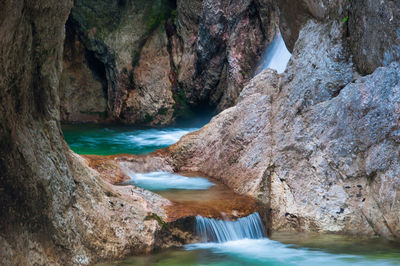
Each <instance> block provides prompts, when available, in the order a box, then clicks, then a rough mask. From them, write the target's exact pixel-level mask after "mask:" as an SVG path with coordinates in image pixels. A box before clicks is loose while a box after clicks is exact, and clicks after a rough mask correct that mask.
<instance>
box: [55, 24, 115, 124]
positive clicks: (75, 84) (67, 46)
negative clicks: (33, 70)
mask: <svg viewBox="0 0 400 266" xmlns="http://www.w3.org/2000/svg"><path fill="white" fill-rule="evenodd" d="M66 30H67V31H66V39H65V42H64V58H63V72H62V75H61V78H60V87H59V91H60V104H61V109H60V115H61V120H62V121H65V122H106V121H107V118H108V109H107V80H106V79H105V74H106V73H105V68H104V65H103V64H102V63H101V62H98V59H96V58H95V57H94V56H93V54H91V53H90V52H89V51H87V50H85V47H84V46H83V45H82V43H81V42H80V40H79V38H78V35H77V34H76V33H75V32H74V31H73V29H72V28H71V27H69V26H67V27H66ZM89 66H91V68H90V67H89Z"/></svg>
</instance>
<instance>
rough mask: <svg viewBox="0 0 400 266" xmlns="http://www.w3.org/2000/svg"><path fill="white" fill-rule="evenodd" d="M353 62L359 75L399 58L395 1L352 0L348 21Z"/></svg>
mask: <svg viewBox="0 0 400 266" xmlns="http://www.w3.org/2000/svg"><path fill="white" fill-rule="evenodd" d="M348 28H349V36H350V43H351V49H352V52H353V55H354V62H355V63H356V64H357V67H358V69H359V71H360V72H361V73H363V74H370V73H372V72H373V71H375V69H376V68H377V67H380V66H389V65H390V63H391V62H393V61H399V60H400V7H399V3H398V2H396V1H387V0H385V1H372V0H369V1H360V0H357V1H352V2H351V11H350V14H349V21H348Z"/></svg>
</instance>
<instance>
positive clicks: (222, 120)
mask: <svg viewBox="0 0 400 266" xmlns="http://www.w3.org/2000/svg"><path fill="white" fill-rule="evenodd" d="M341 25H342V24H340V22H339V21H337V20H336V19H333V20H328V21H318V20H315V19H311V20H308V21H307V22H305V24H304V25H303V26H302V29H301V31H300V33H299V38H298V40H297V42H296V45H295V47H294V49H293V56H292V59H291V61H290V62H289V65H288V69H287V70H286V72H285V73H284V74H283V75H282V76H279V75H277V74H276V72H274V71H271V70H265V71H263V72H262V73H260V74H259V75H257V76H256V77H255V78H254V79H253V80H252V81H251V82H250V83H249V84H248V85H247V86H246V87H245V89H244V90H243V91H242V93H241V96H240V98H239V102H238V104H237V105H236V106H234V107H232V108H229V109H227V110H225V111H223V112H222V113H220V114H219V115H218V116H216V117H214V118H213V119H212V120H211V122H210V123H209V124H207V125H206V126H204V127H203V128H202V129H200V130H199V131H197V132H194V133H191V134H188V135H187V136H185V137H183V138H182V139H181V141H180V142H178V143H177V144H175V145H173V146H171V147H170V148H169V149H167V150H166V151H165V153H166V154H168V153H169V154H170V155H169V160H170V164H171V165H173V166H174V167H175V169H176V170H187V171H200V172H203V173H204V174H207V175H209V176H212V177H216V178H220V179H221V180H222V181H223V183H225V184H227V185H228V186H230V187H231V188H233V189H234V190H235V191H237V192H239V193H246V194H249V195H252V196H253V197H256V198H258V199H260V200H261V201H263V202H264V203H265V204H266V205H267V206H268V208H270V210H271V211H270V219H271V228H272V229H273V230H278V231H288V230H289V231H290V230H296V231H318V232H340V233H352V234H365V235H374V234H376V235H380V236H384V237H387V238H390V239H396V240H399V239H400V235H399V233H398V232H399V230H400V224H399V221H398V219H397V213H398V212H399V210H400V204H399V202H400V201H399V196H398V194H399V193H398V191H399V189H400V182H399V178H398V176H399V172H400V168H399V165H400V162H399V149H398V137H397V133H396V132H398V131H399V129H398V127H399V125H398V123H397V121H398V120H399V118H400V114H399V112H398V106H397V105H398V104H397V103H398V102H399V100H400V99H399V97H400V91H399V88H400V86H399V85H400V66H399V64H398V63H392V64H391V65H390V66H387V67H381V68H378V69H376V70H375V71H374V73H373V74H371V75H368V76H365V77H359V78H356V76H357V75H354V72H353V66H352V64H351V59H350V58H351V56H350V55H351V53H350V49H348V48H347V47H348V46H347V41H346V39H345V38H344V35H345V31H344V28H343V27H341ZM353 75H354V76H355V77H353ZM357 186H361V188H362V190H361V188H360V187H357Z"/></svg>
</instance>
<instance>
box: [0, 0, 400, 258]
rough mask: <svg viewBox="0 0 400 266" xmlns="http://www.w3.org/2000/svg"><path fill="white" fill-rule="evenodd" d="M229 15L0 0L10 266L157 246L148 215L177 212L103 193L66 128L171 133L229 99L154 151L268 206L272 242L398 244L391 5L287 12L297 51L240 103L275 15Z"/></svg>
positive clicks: (124, 191) (394, 11)
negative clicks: (350, 239)
mask: <svg viewBox="0 0 400 266" xmlns="http://www.w3.org/2000/svg"><path fill="white" fill-rule="evenodd" d="M139 2H140V4H141V6H140V12H139V6H138V5H137V3H139ZM235 3H237V5H236V4H235V5H227V4H226V2H225V1H206V0H205V1H178V2H177V3H175V2H170V1H151V3H150V1H137V2H136V1H135V2H133V1H128V0H126V1H112V2H111V1H97V2H96V6H92V5H91V4H93V3H92V2H91V1H85V2H83V1H79V0H77V1H75V7H74V9H73V11H72V13H71V15H69V13H70V9H71V8H72V1H55V0H50V1H42V0H37V1H22V0H16V1H2V2H0V62H1V64H0V75H1V79H0V103H1V104H0V111H1V113H2V116H0V172H1V176H0V202H1V205H0V259H1V261H0V263H1V264H4V265H18V264H22V265H26V264H27V265H29V264H32V265H34V264H39V265H40V264H56V265H57V264H65V263H67V264H90V263H95V262H96V261H98V260H104V259H112V258H118V257H122V256H126V255H128V254H133V253H135V252H142V251H149V250H152V249H154V248H157V247H158V243H159V242H158V241H157V240H158V239H157V235H158V233H159V232H160V230H161V229H162V226H161V225H160V224H159V222H157V221H156V220H154V219H149V214H154V213H155V214H156V216H155V215H152V216H151V215H150V216H151V217H161V218H163V217H165V212H164V210H163V207H164V206H165V205H168V204H169V202H168V201H167V200H164V199H162V198H160V197H159V196H157V195H155V194H153V193H151V192H148V191H144V190H142V189H138V188H133V187H118V186H113V185H112V184H109V183H107V182H105V181H103V178H102V177H101V176H100V174H99V173H98V172H96V171H95V170H93V169H91V168H89V167H88V165H87V162H86V161H85V160H83V159H82V158H81V157H79V156H77V155H75V154H73V153H72V152H71V151H70V150H69V148H68V147H67V145H66V143H65V142H64V140H63V135H62V131H61V127H60V117H61V118H62V120H64V121H106V120H108V119H110V120H113V121H116V120H117V121H120V122H125V123H147V124H164V123H170V122H171V121H172V120H173V119H174V118H175V117H177V114H176V113H175V112H179V111H181V110H185V108H186V105H189V106H191V105H198V104H202V103H207V104H211V105H212V106H217V107H218V108H219V109H221V110H222V109H224V108H225V107H228V106H231V105H233V104H235V103H237V104H236V105H235V106H234V107H231V108H228V109H226V110H225V111H223V112H222V113H221V114H220V115H218V116H217V117H215V118H214V119H213V120H212V121H211V123H209V124H208V125H206V126H205V127H204V128H202V129H201V130H200V131H198V132H195V133H192V134H189V135H187V136H185V137H184V138H183V139H182V140H181V141H180V142H179V143H178V144H176V145H174V146H172V147H171V148H169V149H167V150H164V151H162V152H159V153H158V155H160V156H161V155H162V156H166V160H168V161H169V164H170V165H171V166H173V167H174V168H175V169H177V170H178V169H181V170H196V171H201V172H203V173H205V174H208V175H210V176H213V177H216V178H220V179H221V180H222V181H223V182H224V183H226V184H227V185H229V186H230V187H232V188H233V189H235V190H236V191H238V192H240V193H247V194H250V195H252V196H254V197H256V198H258V199H260V201H262V202H263V203H264V204H266V205H267V206H268V207H269V209H270V220H271V228H272V229H274V230H299V231H301V230H304V231H324V232H327V231H330V232H343V233H360V234H377V235H381V236H385V237H388V238H391V239H397V240H398V239H399V236H400V232H399V230H400V221H399V217H398V213H399V211H400V203H399V202H400V201H399V197H400V196H399V193H398V191H399V186H400V184H399V176H400V173H399V172H400V168H399V165H400V162H399V152H400V150H399V140H400V128H399V125H400V123H399V121H400V120H399V118H400V117H399V116H400V113H399V112H400V111H399V110H400V109H399V102H400V99H399V97H400V91H399V90H400V66H399V63H398V61H399V58H400V55H399V51H398V47H399V45H400V43H399V40H400V38H399V28H400V25H399V21H400V17H399V16H400V11H399V6H398V5H397V3H396V2H395V1H379V2H377V1H372V0H371V1H361V0H353V1H351V2H346V1H325V0H319V1H317V0H314V1H313V0H304V1H297V2H296V4H295V6H293V5H294V4H293V1H289V0H287V1H284V0H281V1H278V6H279V10H280V12H279V13H280V30H281V32H282V35H283V37H284V39H285V41H286V44H287V45H288V47H289V49H290V50H291V51H293V57H292V59H291V61H290V63H289V65H288V68H287V70H286V72H285V73H283V74H282V75H277V74H276V73H275V72H274V71H271V70H265V71H264V72H262V73H261V74H259V75H257V76H256V77H255V78H254V79H252V80H251V81H250V82H249V84H248V85H247V86H246V87H245V89H243V91H242V86H244V85H245V84H247V82H248V81H249V80H250V77H251V73H250V72H251V70H252V69H253V67H254V66H255V64H256V61H257V58H259V56H260V55H261V52H262V49H263V47H264V46H265V44H266V43H268V41H270V40H271V38H272V36H273V35H274V33H275V31H276V18H275V17H274V16H276V13H275V12H276V11H275V9H274V8H273V6H271V5H270V2H269V1H261V0H259V1H236V2H235ZM175 4H176V7H175ZM170 5H172V6H170ZM290 5H292V6H290ZM297 5H298V6H297ZM168 6H170V8H169V9H168V8H167V9H165V7H168ZM122 7H124V8H122ZM289 7H291V8H289ZM294 7H296V8H295V10H296V14H291V12H290V9H293V8H294ZM175 8H176V10H177V11H176V13H175V12H174V10H175ZM143 10H144V11H145V12H150V13H141V12H144V11H143ZM160 10H167V11H166V13H165V14H164V13H161V14H160V13H157V12H159V11H160ZM125 11H126V12H125ZM128 11H129V12H128ZM98 12H100V13H98ZM135 12H136V13H135ZM152 12H155V13H154V14H157V15H154V16H155V17H156V18H161V20H158V19H156V20H154V21H153V20H149V21H147V20H146V19H144V17H146V18H149V17H151V16H148V14H152ZM274 14H275V15H274ZM99 18H102V19H103V18H104V19H105V20H99ZM130 19H131V20H130ZM127 21H135V23H127ZM193 21H194V22H195V23H192V22H193ZM65 25H67V27H66V28H65ZM139 25H140V27H139ZM133 32H134V33H135V34H127V33H133ZM127 47H128V48H127ZM366 55H367V56H366ZM63 67H64V70H63ZM67 99H68V100H67ZM60 105H61V109H60ZM60 110H61V111H60ZM76 110H78V111H76ZM109 167H110V169H113V167H115V166H113V165H110V166H109Z"/></svg>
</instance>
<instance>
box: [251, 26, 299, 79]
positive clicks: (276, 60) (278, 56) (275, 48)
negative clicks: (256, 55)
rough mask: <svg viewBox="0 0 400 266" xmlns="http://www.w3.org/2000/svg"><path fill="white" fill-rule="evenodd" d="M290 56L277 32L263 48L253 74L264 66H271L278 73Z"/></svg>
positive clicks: (284, 66)
mask: <svg viewBox="0 0 400 266" xmlns="http://www.w3.org/2000/svg"><path fill="white" fill-rule="evenodd" d="M291 56H292V55H291V53H290V52H289V51H288V49H287V48H286V45H285V42H284V41H283V38H282V35H281V34H280V33H278V34H277V35H276V36H275V38H274V40H273V41H272V42H271V44H270V45H268V47H267V48H266V49H265V51H264V54H263V57H262V58H261V61H260V62H259V63H258V66H257V68H256V71H255V75H257V74H258V73H260V72H261V71H263V70H264V69H266V68H272V69H275V70H276V71H278V73H283V72H284V71H285V69H286V65H287V64H288V62H289V59H290V57H291Z"/></svg>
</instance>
